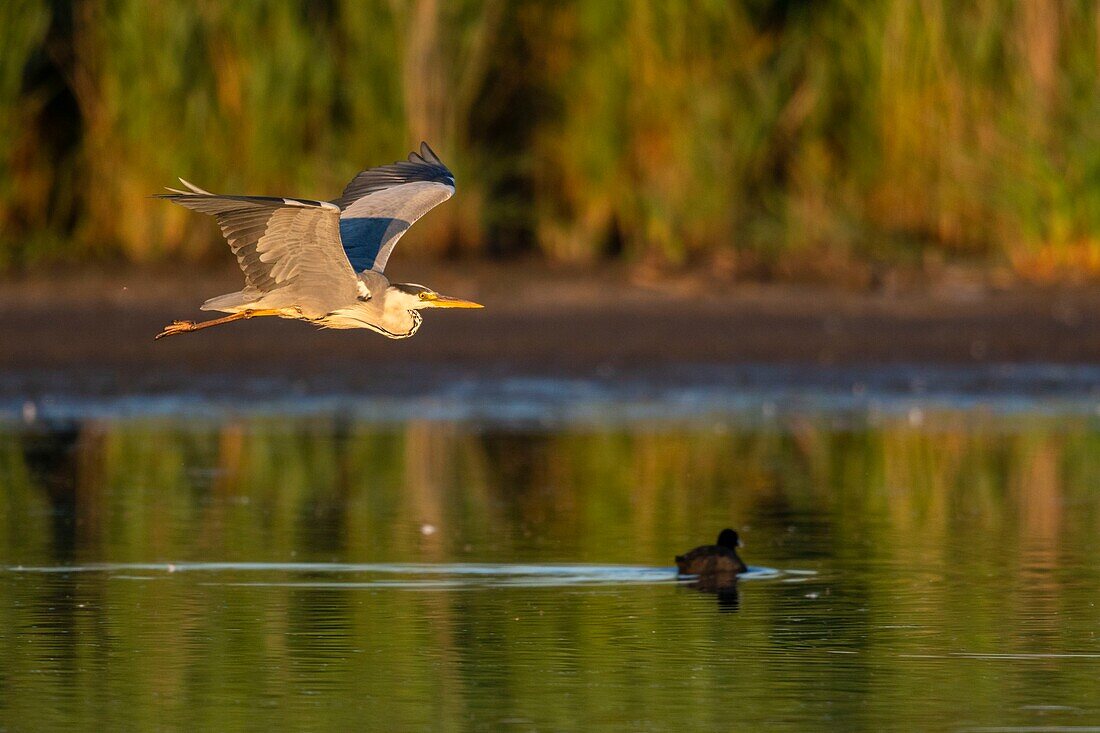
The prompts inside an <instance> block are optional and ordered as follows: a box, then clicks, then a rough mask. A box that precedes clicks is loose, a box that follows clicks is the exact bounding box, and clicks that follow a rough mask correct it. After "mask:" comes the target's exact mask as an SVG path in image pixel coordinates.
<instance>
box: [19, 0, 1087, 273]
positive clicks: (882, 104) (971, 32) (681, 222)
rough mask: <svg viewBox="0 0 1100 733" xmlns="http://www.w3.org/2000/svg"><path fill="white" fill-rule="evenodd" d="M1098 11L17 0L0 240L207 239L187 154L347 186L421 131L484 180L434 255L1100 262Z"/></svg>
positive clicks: (270, 180)
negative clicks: (66, 114)
mask: <svg viewBox="0 0 1100 733" xmlns="http://www.w3.org/2000/svg"><path fill="white" fill-rule="evenodd" d="M51 8H52V9H53V10H54V16H55V17H54V19H53V23H52V24H51V22H50V18H51V13H50V9H51ZM70 16H71V17H70ZM1098 27H1100V5H1098V4H1097V3H1096V2H1095V1H1094V0H1051V1H1050V2H1034V3H1008V2H1003V1H1002V0H968V1H967V2H965V3H956V2H951V1H949V0H884V2H881V3H870V4H868V3H863V2H858V1H857V0H833V1H832V2H824V3H808V4H801V3H787V2H749V1H747V0H746V1H745V2H735V3H730V2H725V1H721V0H690V1H689V2H683V3H668V2H660V1H659V0H630V1H627V0H611V1H610V2H609V1H606V0H569V2H565V3H550V2H545V1H544V0H458V1H457V2H443V0H410V1H409V2H401V3H394V2H386V1H385V0H363V1H362V2H359V1H353V0H333V1H332V2H329V3H315V2H306V1H305V0H294V1H292V2H285V3H267V2H259V1H258V0H241V2H235V3H215V2H183V1H182V0H168V1H166V2H163V3H147V2H143V1H142V0H80V1H79V2H76V3H74V4H72V5H71V6H62V5H50V4H49V3H46V2H43V1H39V2H35V1H34V0H18V1H13V2H10V3H5V4H3V5H2V6H0V40H3V41H4V43H3V47H2V50H0V54H2V57H0V172H2V173H3V175H0V222H3V224H4V231H3V234H2V235H0V238H2V240H3V241H2V242H0V251H2V252H3V255H0V265H2V263H3V262H5V261H6V262H9V263H10V262H12V261H15V260H18V259H20V258H27V257H31V256H33V255H34V254H35V252H36V251H37V250H38V249H44V248H46V247H47V244H46V241H45V235H43V232H46V233H50V234H51V235H52V236H54V237H55V238H57V237H62V238H63V239H64V242H65V244H64V248H65V250H66V251H67V252H68V255H69V256H70V257H71V258H77V257H80V256H83V255H87V254H90V253H94V252H96V251H102V252H105V253H120V254H122V255H124V256H125V257H126V258H128V259H132V260H136V261H149V260H156V259H161V258H168V257H171V258H185V259H195V258H201V257H206V256H208V255H209V254H210V253H212V252H220V249H219V248H220V247H221V245H220V244H219V243H218V241H217V238H216V237H215V236H214V232H213V229H212V228H211V227H210V225H209V224H208V223H203V222H201V221H197V220H196V218H195V217H188V216H186V215H185V212H182V211H178V210H173V209H172V208H171V207H166V206H163V205H160V204H158V203H157V202H153V201H149V200H148V199H147V198H146V196H147V195H148V194H149V193H152V192H155V191H157V190H158V189H159V188H160V187H161V186H163V185H164V184H166V183H170V182H171V181H172V180H174V177H175V176H177V175H183V176H185V177H188V178H194V179H196V182H198V183H200V184H202V185H206V186H208V187H211V188H215V189H218V190H226V191H255V192H272V193H276V192H279V193H281V192H286V193H290V192H294V193H301V194H304V195H312V196H321V197H323V196H332V195H334V194H335V193H336V192H337V191H338V190H339V188H340V186H341V185H342V184H343V183H344V182H345V181H346V180H348V179H349V178H350V177H351V176H352V175H353V174H354V173H355V172H356V171H357V170H358V169H359V168H360V167H363V166H366V165H372V164H378V163H381V162H388V161H390V160H392V159H394V158H395V157H397V156H399V155H401V154H402V153H403V151H405V150H406V149H408V148H410V147H411V146H412V145H414V144H415V143H417V142H418V141H419V140H420V139H428V140H430V141H431V142H432V143H433V145H435V146H436V148H437V149H438V150H439V152H440V153H441V154H443V155H444V158H445V159H446V160H447V161H448V162H449V163H450V164H451V165H452V167H453V168H454V169H455V171H456V173H457V174H458V179H459V186H460V190H461V193H462V196H461V198H459V199H457V200H456V202H454V203H452V204H450V205H449V206H447V207H444V208H441V209H440V210H439V212H436V213H435V214H433V215H432V217H430V218H428V219H427V220H425V222H424V224H423V225H421V226H419V227H417V230H419V231H417V230H414V233H413V234H412V235H410V242H411V243H412V246H413V247H418V248H420V249H422V251H425V252H440V251H443V250H447V249H454V248H463V249H467V250H469V251H473V252H493V251H499V250H500V249H502V247H500V246H498V245H500V244H501V242H500V241H497V240H499V239H501V238H505V237H511V238H512V239H515V238H517V237H518V238H519V240H520V246H521V248H523V247H527V248H528V249H530V250H533V251H538V252H541V253H544V254H545V255H546V256H547V257H548V258H551V259H555V260H573V261H577V260H581V261H583V260H590V259H593V258H596V257H601V256H606V255H608V254H622V255H623V256H625V257H627V258H630V259H634V260H639V259H642V260H652V261H654V262H658V263H681V262H687V261H692V260H696V261H697V260H703V261H709V260H717V261H722V262H726V263H733V264H734V265H735V266H736V267H738V268H741V269H749V270H751V269H760V268H763V269H764V270H765V271H769V272H772V273H775V274H778V275H784V274H786V275H795V274H798V273H799V272H802V271H805V270H806V269H807V268H809V269H810V270H818V271H822V272H825V273H826V274H827V272H828V271H829V269H830V268H831V267H834V266H843V265H844V263H851V262H874V261H885V262H899V261H917V262H919V261H920V260H921V258H926V257H927V256H928V255H929V254H933V255H935V256H937V257H958V256H962V257H969V258H974V259H976V260H977V261H980V262H985V263H988V264H991V265H993V264H1002V265H1008V266H1011V267H1013V268H1015V269H1016V270H1017V271H1018V272H1020V273H1023V274H1026V275H1033V276H1038V277H1056V276H1060V275H1066V274H1070V275H1073V274H1077V273H1095V272H1100V242H1098V238H1097V234H1096V232H1097V231H1098V228H1100V187H1097V186H1096V185H1095V183H1096V181H1097V179H1098V176H1100V86H1098V83H1097V78H1098V76H1097V72H1098V68H1100V47H1098V44H1097V36H1098ZM66 94H67V95H71V97H72V98H73V99H74V100H75V107H76V109H78V111H79V113H78V117H79V119H78V120H76V122H75V124H70V125H69V126H64V125H62V126H60V127H59V126H58V125H57V124H56V123H57V122H58V120H56V119H51V115H52V114H57V113H56V112H53V111H50V109H52V108H50V109H47V108H46V107H44V106H43V104H44V103H43V100H44V99H48V98H54V97H56V96H58V95H66ZM59 130H60V131H59ZM66 135H69V136H75V137H74V138H73V139H71V140H69V139H65V140H60V141H59V140H58V139H57V138H58V137H59V136H61V137H65V136H66ZM58 148H66V149H67V148H73V149H75V150H76V151H77V154H75V155H72V156H68V157H63V158H61V157H58V156H53V155H52V154H50V153H48V152H43V151H50V150H54V149H58ZM502 222H503V225H501V223H502Z"/></svg>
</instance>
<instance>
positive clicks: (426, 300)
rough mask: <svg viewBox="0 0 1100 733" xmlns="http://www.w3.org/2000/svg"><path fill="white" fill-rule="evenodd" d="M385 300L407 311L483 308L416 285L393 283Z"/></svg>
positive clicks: (470, 301) (468, 301) (469, 301)
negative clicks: (395, 303) (395, 302)
mask: <svg viewBox="0 0 1100 733" xmlns="http://www.w3.org/2000/svg"><path fill="white" fill-rule="evenodd" d="M386 297H387V299H389V298H393V299H395V300H396V301H397V302H398V304H399V305H401V306H403V307H405V308H407V309H408V310H420V309H421V308H484V307H485V306H483V305H481V304H480V303H475V302H473V301H472V300H463V299H461V298H452V297H451V296H450V295H443V294H441V293H437V292H435V291H434V290H432V289H431V288H429V287H427V286H424V285H417V284H416V283H393V284H392V285H390V287H389V292H388V293H387V294H386Z"/></svg>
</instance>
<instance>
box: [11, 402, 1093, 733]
mask: <svg viewBox="0 0 1100 733" xmlns="http://www.w3.org/2000/svg"><path fill="white" fill-rule="evenodd" d="M1097 427H1098V426H1097V424H1096V423H1095V422H1092V421H1089V420H1087V419H1084V418H1035V419H1024V418H1021V417H1017V418H1012V419H1009V420H1005V419H1001V420H995V419H994V418H992V417H989V418H983V417H982V416H980V415H975V414H966V413H958V414H951V413H948V414H944V415H940V416H938V417H936V419H934V420H929V421H925V422H923V423H922V424H920V425H913V424H911V423H910V421H909V420H908V419H902V418H898V419H887V420H885V421H882V422H879V423H877V424H874V425H851V424H845V425H839V426H838V425H836V424H834V421H833V420H832V419H831V418H828V417H814V416H801V417H792V418H789V419H787V420H785V421H783V422H782V423H780V424H776V425H773V426H770V427H769V426H766V427H759V426H757V427H743V426H738V425H736V424H726V425H713V426H712V425H708V426H703V427H684V426H679V427H675V428H673V427H670V426H661V425H633V426H628V427H619V428H607V429H585V430H575V431H568V430H566V431H562V432H530V433H524V432H521V431H515V430H491V429H475V428H473V427H470V426H463V425H453V424H446V423H434V422H426V423H409V424H405V425H402V426H397V427H379V426H377V425H372V424H365V423H363V424H361V423H355V422H347V421H340V420H322V419H311V420H294V421H287V420H278V419H241V420H237V421H227V422H224V423H221V424H212V423H193V422H192V423H188V422H179V423H175V422H170V421H142V420H134V421H114V422H102V423H87V424H83V425H80V426H75V427H72V428H70V429H63V430H59V431H55V432H52V433H44V432H41V431H35V430H8V431H6V432H3V433H0V566H6V567H7V568H8V569H7V570H4V571H2V572H0V658H2V659H3V660H4V663H3V665H0V729H9V728H10V729H15V730H18V729H24V728H40V727H53V726H63V725H75V726H78V727H80V728H83V729H97V728H99V729H102V728H105V727H109V728H112V729H139V730H148V729H151V728H163V727H168V728H178V729H235V728H239V729H270V728H272V727H278V728H285V729H333V730H346V729H349V728H354V729H367V730H408V729H423V728H428V727H431V728H433V729H442V730H452V729H474V730H481V729H517V730H529V729H545V730H589V729H592V728H594V727H598V726H603V727H607V728H616V729H622V730H639V729H665V730H667V729H677V730H682V729H699V730H714V729H719V728H729V727H734V728H736V727H752V726H753V725H761V724H765V723H767V724H769V725H770V726H772V727H788V728H791V729H800V728H805V727H807V726H818V727H830V728H843V729H853V728H855V729H858V728H864V729H875V730H877V729H882V728H890V727H900V728H943V727H967V726H982V725H1047V726H1051V725H1061V726H1065V725H1087V724H1091V725H1096V724H1098V723H1100V693H1098V692H1097V685H1096V679H1097V676H1098V674H1100V639H1098V638H1097V629H1098V628H1100V608H1098V606H1097V603H1098V602H1100V593H1098V590H1097V589H1098V587H1100V586H1098V580H1100V562H1098V560H1100V551H1098V549H1097V543H1096V542H1095V538H1096V536H1097V530H1098V525H1100V499H1098V497H1100V487H1098V479H1100V450H1098V449H1100V430H1098V429H1097ZM725 524H733V525H735V526H738V527H740V528H742V529H743V530H744V531H743V535H744V537H745V539H746V541H747V545H748V546H747V547H746V550H745V555H746V558H747V559H748V560H749V562H750V563H752V564H757V565H765V566H771V567H778V568H786V569H806V570H814V571H817V573H818V574H817V575H814V576H806V577H803V578H791V577H787V578H783V579H777V580H761V581H752V582H742V583H741V588H740V589H739V594H738V596H737V597H736V598H731V597H728V596H727V597H725V598H722V599H719V598H716V597H715V596H712V595H707V594H703V593H698V592H695V591H692V590H690V589H688V588H685V587H682V586H679V585H677V584H675V583H672V582H668V583H650V584H641V585H634V584H622V585H615V584H610V585H609V584H601V585H592V586H560V587H546V586H531V587H523V586H514V587H493V588H486V587H481V586H476V585H470V586H465V585H459V586H455V587H440V588H423V587H420V588H417V587H412V586H410V587H391V586H378V587H371V586H364V585H363V584H362V581H363V580H364V578H363V577H360V576H359V575H358V574H356V573H353V572H346V573H336V574H332V573H327V574H323V575H324V577H321V575H322V574H318V573H310V572H307V571H303V572H293V573H291V572H269V573H261V574H257V573H255V572H248V571H245V570H243V569H241V570H232V569H230V570H223V571H218V572H206V573H200V572H178V573H167V572H164V571H163V570H148V569H146V570H133V571H122V570H115V571H109V572H108V571H104V572H89V573H50V574H41V573H28V572H16V571H13V570H12V569H11V568H12V567H13V566H20V565H21V566H32V565H33V566H56V565H76V564H81V563H96V562H112V563H150V562H174V563H179V562H188V561H228V562H270V563H285V562H321V563H328V562H344V563H406V562H422V563H441V564H448V563H456V562H495V563H577V562H589V563H600V564H609V563H621V564H628V565H641V566H671V558H672V556H673V554H675V553H676V552H678V551H682V550H684V549H686V548H687V547H690V546H691V545H694V544H698V543H700V542H702V541H709V540H710V539H711V538H712V537H713V535H714V534H715V532H716V530H717V529H719V528H721V526H723V525H725ZM426 525H430V526H431V527H433V528H435V530H436V531H434V532H425V531H424V528H425V526H426ZM264 580H275V581H279V582H282V583H284V584H282V585H279V584H272V585H268V586H265V585H262V584H261V585H239V584H238V583H255V582H261V583H262V582H263V581H264ZM792 580H801V581H802V582H789V581H792ZM315 581H316V584H315V585H309V584H310V583H311V582H315ZM322 581H323V582H322ZM287 582H290V583H292V584H286V583H287ZM341 582H349V583H358V585H355V586H351V585H349V586H348V587H340V586H339V585H335V586H334V585H333V583H337V584H339V583H341Z"/></svg>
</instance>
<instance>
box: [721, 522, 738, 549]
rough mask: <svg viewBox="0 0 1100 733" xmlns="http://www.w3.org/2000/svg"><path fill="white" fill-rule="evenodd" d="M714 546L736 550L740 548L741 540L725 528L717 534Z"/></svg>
mask: <svg viewBox="0 0 1100 733" xmlns="http://www.w3.org/2000/svg"><path fill="white" fill-rule="evenodd" d="M715 544H716V545H718V546H719V547H726V548H729V549H731V550H736V549H737V548H738V547H740V546H741V538H740V537H738V536H737V533H736V532H734V531H733V530H732V529H730V528H729V527H727V528H726V529H723V530H722V531H721V532H719V533H718V541H717V542H716V543H715Z"/></svg>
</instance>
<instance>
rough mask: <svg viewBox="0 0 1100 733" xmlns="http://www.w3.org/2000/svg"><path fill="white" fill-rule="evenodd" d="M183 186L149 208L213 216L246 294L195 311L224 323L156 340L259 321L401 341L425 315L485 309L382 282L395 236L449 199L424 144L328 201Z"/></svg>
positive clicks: (176, 329)
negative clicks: (167, 205) (164, 205)
mask: <svg viewBox="0 0 1100 733" xmlns="http://www.w3.org/2000/svg"><path fill="white" fill-rule="evenodd" d="M180 182H181V183H183V185H184V187H185V188H186V189H187V190H186V191H181V190H178V189H174V188H169V189H168V190H169V191H171V192H172V193H167V194H158V195H157V196H156V198H162V199H167V200H169V201H173V202H175V203H177V204H180V205H181V206H186V207H187V208H189V209H194V210H195V211H201V212H202V213H204V214H212V215H213V216H214V217H215V219H216V220H217V222H218V226H220V227H221V230H222V234H223V235H225V238H226V240H227V241H228V242H229V247H230V249H232V250H233V254H235V255H237V263H238V264H239V265H240V267H241V270H243V271H244V280H245V284H244V289H243V290H241V291H239V292H236V293H228V294H227V295H219V296H218V297H216V298H211V299H210V300H208V301H206V302H205V303H203V304H202V310H208V311H220V312H222V313H228V314H229V315H227V316H223V317H221V318H214V319H211V320H208V321H200V322H198V323H196V322H194V321H176V322H174V323H172V324H171V325H169V326H166V327H165V328H164V330H163V331H161V332H160V333H159V334H157V336H156V338H158V339H159V338H161V337H163V336H172V335H174V334H177V333H188V332H190V331H198V330H199V329H202V328H209V327H211V326H219V325H221V324H223V323H230V322H232V321H238V320H242V319H247V318H256V317H258V316H278V317H279V318H290V319H295V320H302V321H307V322H309V323H313V324H314V325H317V326H320V327H322V328H369V329H371V330H372V331H377V332H378V333H380V334H382V335H383V336H387V337H389V338H392V339H402V338H408V337H409V336H412V335H413V334H415V333H416V332H417V329H419V328H420V324H421V322H422V320H423V319H422V318H421V316H420V313H419V312H418V311H420V310H421V309H423V308H481V307H482V306H481V305H479V304H478V303H473V302H471V301H469V300H462V299H461V298H452V297H451V296H448V295H441V294H440V293H437V292H435V291H434V290H432V289H431V288H428V287H425V286H423V285H416V284H413V283H391V282H390V281H389V280H388V279H387V278H386V276H385V275H384V274H383V271H384V270H385V268H386V263H387V262H388V261H389V259H390V254H392V253H393V248H394V246H395V245H396V244H397V240H399V239H401V235H403V234H404V233H405V232H406V231H407V230H408V228H409V227H411V226H412V225H413V223H414V222H415V221H416V220H417V219H419V218H420V217H422V216H423V215H424V214H426V213H428V211H430V210H431V209H432V208H434V207H435V206H437V205H438V204H441V203H443V202H444V201H446V200H447V199H449V198H450V197H451V196H453V195H454V192H455V178H454V174H453V173H451V171H450V170H448V169H447V166H446V165H444V164H443V161H441V160H440V159H439V156H437V155H436V154H435V152H433V151H432V149H431V148H430V147H428V144H427V143H421V144H420V152H419V153H410V154H409V158H408V160H406V161H398V162H396V163H394V164H393V165H383V166H379V167H377V168H369V169H367V170H365V171H363V172H362V173H360V174H359V175H357V176H356V177H355V178H354V179H352V181H351V183H349V184H348V185H347V187H346V188H345V189H344V193H343V194H342V195H341V196H340V198H338V199H336V200H334V201H310V200H308V199H295V198H280V197H274V196H223V195H220V194H214V193H210V192H209V191H204V190H203V189H201V188H199V187H198V186H195V185H194V184H191V183H188V182H187V181H184V180H183V179H182V178H181V179H180Z"/></svg>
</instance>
